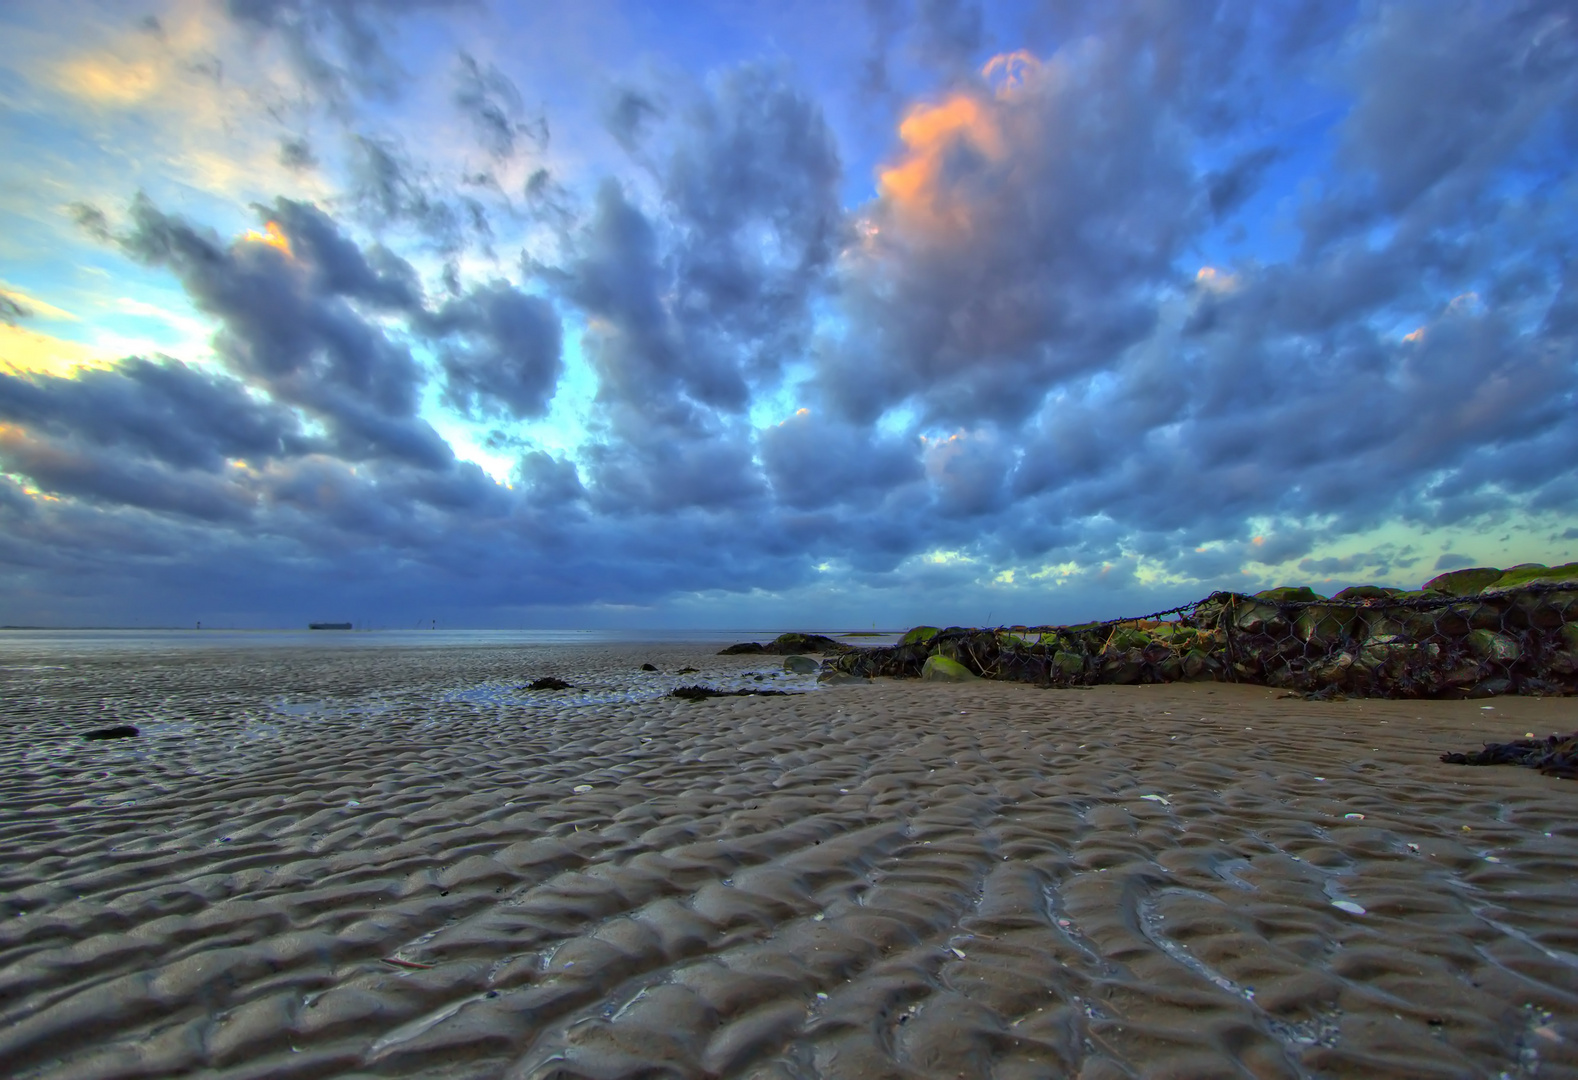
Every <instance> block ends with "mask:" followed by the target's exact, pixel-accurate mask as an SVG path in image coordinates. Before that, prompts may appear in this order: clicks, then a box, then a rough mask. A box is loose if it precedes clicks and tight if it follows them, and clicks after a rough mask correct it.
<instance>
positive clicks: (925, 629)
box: [899, 626, 937, 645]
mask: <svg viewBox="0 0 1578 1080" xmlns="http://www.w3.org/2000/svg"><path fill="white" fill-rule="evenodd" d="M936 636H937V628H936V627H935V626H917V627H915V628H913V629H911V630H909V631H907V632H906V633H905V635H904V636H903V637H901V638H899V644H900V645H920V644H922V643H924V642H927V641H930V640H931V639H932V638H934V637H936Z"/></svg>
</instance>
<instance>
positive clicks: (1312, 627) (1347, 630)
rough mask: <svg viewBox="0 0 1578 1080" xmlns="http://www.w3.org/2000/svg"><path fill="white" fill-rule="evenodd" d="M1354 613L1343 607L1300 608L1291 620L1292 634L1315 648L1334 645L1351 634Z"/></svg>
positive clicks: (1350, 609)
mask: <svg viewBox="0 0 1578 1080" xmlns="http://www.w3.org/2000/svg"><path fill="white" fill-rule="evenodd" d="M1354 622H1355V620H1354V611H1353V609H1352V608H1344V607H1325V606H1324V605H1322V606H1318V607H1307V608H1300V609H1299V611H1298V614H1297V615H1296V616H1295V617H1294V619H1293V634H1294V636H1295V637H1297V638H1298V639H1299V640H1300V641H1302V642H1304V643H1305V644H1307V645H1313V646H1316V647H1317V648H1319V647H1323V646H1326V645H1331V644H1335V643H1336V642H1338V641H1341V640H1342V639H1343V638H1345V637H1347V636H1348V635H1349V634H1351V633H1352V632H1353V625H1354Z"/></svg>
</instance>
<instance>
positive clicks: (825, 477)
mask: <svg viewBox="0 0 1578 1080" xmlns="http://www.w3.org/2000/svg"><path fill="white" fill-rule="evenodd" d="M757 441H758V444H759V445H760V448H761V456H762V464H763V466H764V467H765V468H766V471H767V477H768V479H769V480H770V481H771V482H772V487H773V494H774V495H775V497H776V498H777V500H778V501H779V502H780V503H783V504H785V505H787V506H791V507H794V508H795V509H797V510H813V509H821V508H823V507H830V506H835V505H837V504H840V503H843V504H849V503H854V504H857V505H862V506H867V505H869V504H870V503H871V502H872V501H873V500H880V499H881V498H882V497H883V496H884V495H886V494H887V493H889V492H892V491H895V490H897V489H901V488H903V487H905V486H906V485H910V484H913V483H914V482H916V481H919V480H920V479H921V478H922V476H923V472H922V468H921V462H920V455H919V453H918V449H919V447H918V442H917V440H913V439H911V440H901V439H896V438H891V437H890V438H880V437H873V433H872V432H870V431H868V430H866V429H862V428H857V427H855V426H853V425H850V424H844V423H840V422H838V421H836V420H831V421H830V420H828V419H826V418H824V417H820V416H815V415H812V414H811V413H810V412H809V411H807V412H803V413H799V414H797V415H795V416H792V417H790V418H789V419H787V420H785V421H784V422H783V423H781V424H776V425H774V426H773V427H770V428H767V429H766V430H765V431H763V432H761V433H760V435H758V437H757Z"/></svg>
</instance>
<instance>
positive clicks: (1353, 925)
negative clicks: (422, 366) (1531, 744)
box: [0, 642, 1578, 1080]
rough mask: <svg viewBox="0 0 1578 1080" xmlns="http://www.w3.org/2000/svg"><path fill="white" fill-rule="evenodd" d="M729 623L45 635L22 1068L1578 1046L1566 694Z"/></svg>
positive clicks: (855, 1063)
mask: <svg viewBox="0 0 1578 1080" xmlns="http://www.w3.org/2000/svg"><path fill="white" fill-rule="evenodd" d="M716 651H717V646H716V644H710V643H695V644H686V643H682V642H667V643H658V644H635V643H628V642H626V643H597V644H585V645H580V644H574V643H567V644H556V645H542V646H535V647H532V648H529V649H528V648H521V647H513V646H507V645H488V646H479V645H463V644H462V645H446V646H443V647H426V648H423V647H415V646H413V647H398V648H396V647H391V648H356V649H323V648H316V647H313V646H311V645H306V644H303V645H291V646H289V647H280V648H274V649H269V650H257V649H244V648H235V649H231V648H224V647H210V648H203V649H197V648H180V647H170V648H163V649H160V650H157V651H138V650H134V649H133V650H99V651H92V650H89V651H86V652H82V653H80V654H72V655H70V656H62V655H61V654H60V653H59V650H54V651H52V650H51V649H49V648H46V647H44V646H40V647H38V648H37V649H35V650H33V651H31V652H30V651H28V650H26V649H13V650H11V651H10V652H8V653H7V654H6V655H5V657H4V663H3V664H0V706H3V715H4V718H5V719H4V725H3V729H0V1075H4V1076H11V1077H29V1078H32V1077H37V1078H44V1077H48V1078H64V1077H74V1078H75V1077H83V1078H86V1077H95V1078H105V1080H110V1078H130V1077H169V1076H179V1075H186V1074H193V1075H203V1076H216V1077H226V1078H239V1077H341V1076H354V1077H461V1078H483V1077H489V1078H491V1077H507V1078H528V1077H595V1078H614V1077H638V1076H639V1077H659V1076H661V1077H685V1078H690V1077H733V1076H739V1077H763V1078H766V1077H774V1078H785V1080H787V1078H810V1077H928V1078H929V1077H937V1078H957V1077H988V1076H989V1077H996V1078H1001V1080H1019V1078H1030V1077H1080V1078H1084V1080H1107V1078H1120V1077H1158V1078H1160V1077H1177V1078H1183V1077H1201V1078H1204V1077H1228V1076H1249V1077H1503V1076H1505V1077H1535V1076H1538V1077H1541V1078H1547V1077H1578V919H1575V917H1574V912H1575V911H1578V885H1575V882H1578V783H1575V782H1573V781H1570V780H1560V779H1556V778H1552V777H1547V776H1542V775H1540V774H1538V773H1535V772H1532V771H1530V770H1525V769H1516V768H1466V767H1459V766H1451V765H1445V764H1443V763H1441V762H1440V761H1439V755H1440V754H1442V753H1443V752H1447V751H1454V750H1472V749H1477V748H1478V747H1479V746H1480V744H1481V743H1483V742H1486V741H1501V740H1505V739H1509V738H1513V737H1516V736H1522V735H1524V733H1525V732H1533V733H1535V734H1539V735H1544V734H1549V733H1551V732H1553V731H1558V730H1560V731H1570V730H1572V729H1573V728H1574V727H1578V722H1575V720H1574V715H1575V711H1578V710H1575V709H1574V706H1573V702H1572V700H1571V699H1559V698H1547V699H1543V700H1541V699H1536V698H1512V697H1501V698H1496V699H1493V700H1490V701H1483V700H1471V701H1384V700H1373V699H1372V700H1348V701H1329V702H1323V701H1306V700H1304V699H1302V698H1288V697H1284V696H1282V695H1281V694H1280V693H1279V692H1277V691H1274V690H1268V689H1267V688H1265V687H1252V686H1239V685H1229V684H1224V683H1215V682H1196V683H1175V684H1167V685H1152V686H1098V687H1094V688H1090V689H1080V690H1047V689H1039V688H1036V687H1033V686H1028V685H1015V684H999V683H991V682H971V683H963V684H958V685H939V684H935V683H923V682H920V681H917V680H887V679H878V680H874V681H872V682H871V683H869V684H857V685H841V686H821V687H818V686H817V685H816V683H815V679H814V677H810V676H795V675H788V674H784V673H782V671H781V668H782V658H780V657H772V656H718V655H716ZM643 663H649V664H651V665H653V667H654V668H656V669H657V670H656V671H653V672H643V671H642V670H641V665H642V664H643ZM685 667H694V668H696V669H698V670H697V671H695V672H691V673H686V674H684V675H681V674H679V672H680V671H681V669H683V668H685ZM542 676H555V677H558V678H562V679H564V680H566V681H567V682H570V683H571V684H572V685H573V688H572V689H569V690H556V691H541V692H532V691H526V690H522V689H520V688H521V687H523V686H524V685H525V684H526V683H528V682H529V681H531V680H533V679H536V678H539V677H542ZM686 683H704V684H707V685H713V686H719V687H726V688H752V687H760V688H765V689H779V690H784V691H789V692H791V693H790V694H789V695H788V696H767V697H729V698H721V699H715V700H708V701H700V702H690V701H680V700H675V699H673V698H670V697H667V696H665V695H666V693H667V690H669V689H671V688H673V687H674V686H677V685H681V684H686ZM122 724H130V725H134V726H136V727H138V728H139V730H140V731H141V734H140V735H138V736H137V737H135V738H125V739H112V740H104V741H87V740H84V739H83V738H81V735H82V733H83V732H86V731H90V730H95V729H104V728H107V727H111V726H115V725H122Z"/></svg>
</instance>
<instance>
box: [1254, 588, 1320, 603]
mask: <svg viewBox="0 0 1578 1080" xmlns="http://www.w3.org/2000/svg"><path fill="white" fill-rule="evenodd" d="M1255 599H1256V600H1267V601H1269V602H1271V603H1273V604H1303V603H1312V602H1313V601H1316V600H1324V599H1326V598H1325V597H1324V596H1322V595H1320V594H1319V593H1318V592H1316V591H1315V590H1314V589H1312V588H1310V587H1309V586H1308V585H1282V586H1279V587H1277V588H1275V589H1262V590H1261V591H1260V592H1257V593H1256V594H1255Z"/></svg>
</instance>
